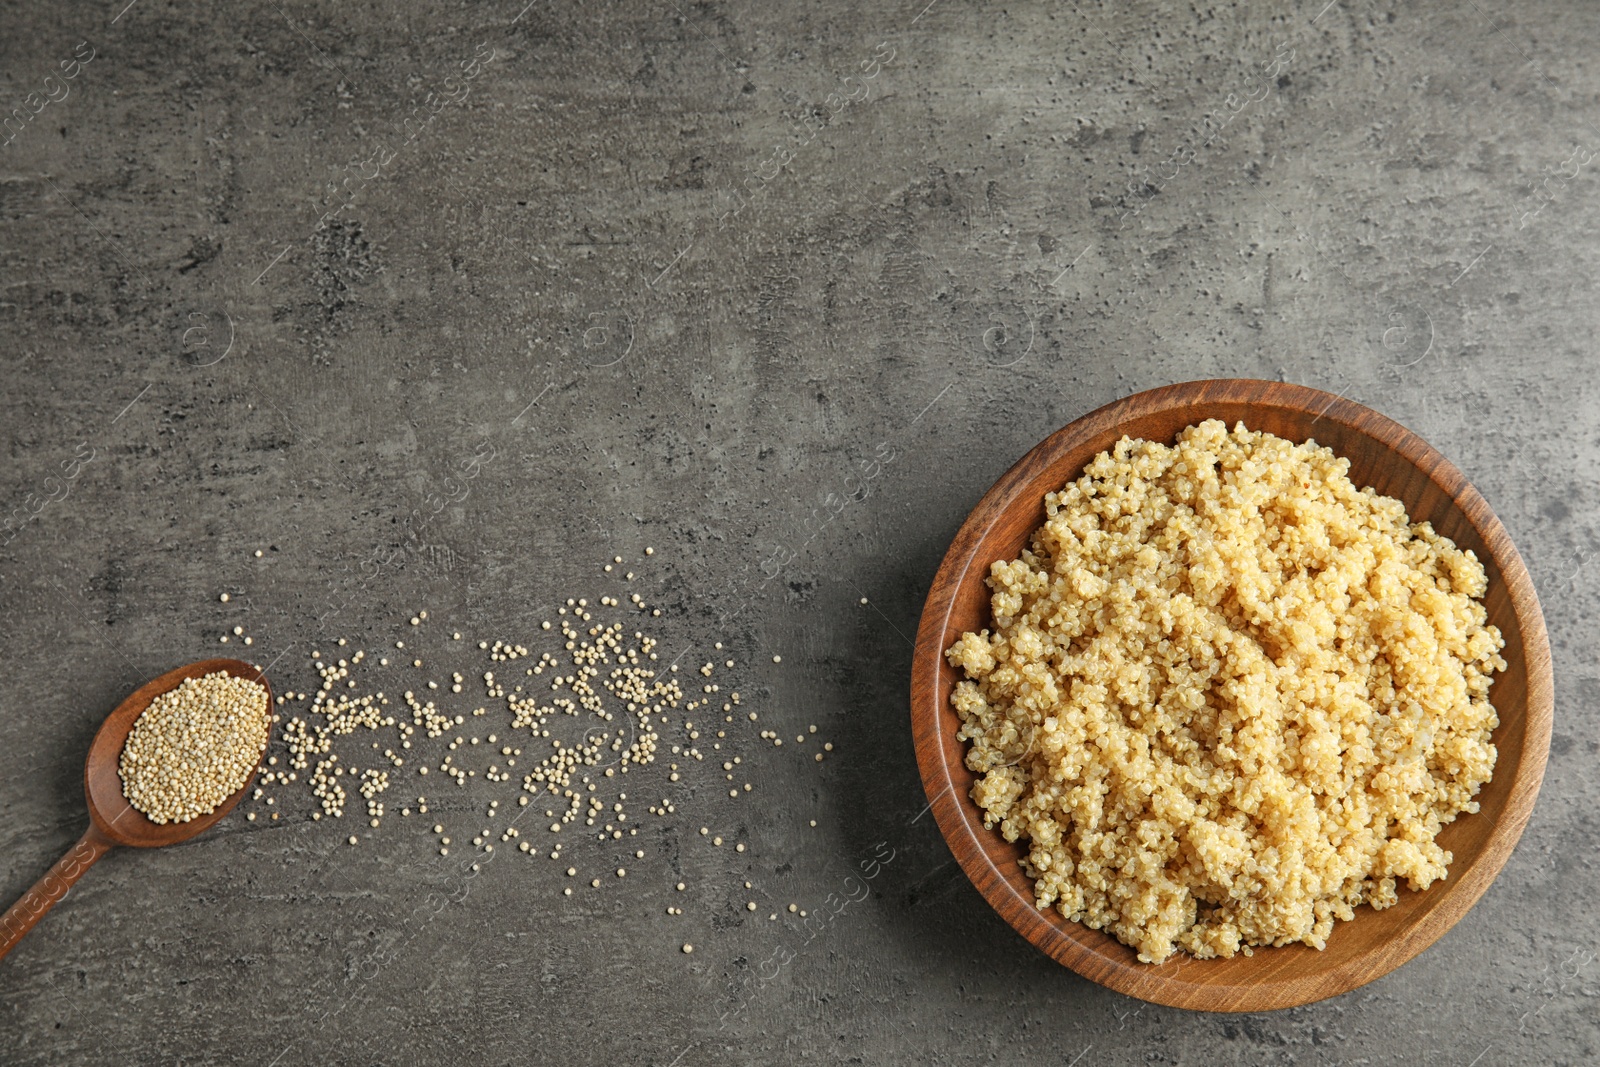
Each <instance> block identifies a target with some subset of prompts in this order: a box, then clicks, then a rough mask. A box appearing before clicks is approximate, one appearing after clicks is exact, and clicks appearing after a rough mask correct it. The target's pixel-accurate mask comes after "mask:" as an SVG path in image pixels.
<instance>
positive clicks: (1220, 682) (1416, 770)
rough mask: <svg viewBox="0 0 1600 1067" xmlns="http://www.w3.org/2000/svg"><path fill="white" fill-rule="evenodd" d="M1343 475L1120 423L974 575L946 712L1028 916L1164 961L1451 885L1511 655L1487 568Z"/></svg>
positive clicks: (1296, 451)
mask: <svg viewBox="0 0 1600 1067" xmlns="http://www.w3.org/2000/svg"><path fill="white" fill-rule="evenodd" d="M1349 466H1350V465H1349V461H1348V460H1344V459H1341V458H1339V457H1338V456H1336V455H1334V453H1333V452H1332V450H1330V449H1328V448H1324V447H1321V446H1319V445H1317V443H1316V442H1315V441H1307V442H1306V443H1305V444H1295V443H1293V442H1291V441H1286V440H1283V439H1282V438H1279V437H1275V436H1273V435H1272V434H1268V433H1256V432H1252V431H1250V430H1247V429H1246V428H1245V427H1244V425H1243V424H1242V423H1241V424H1239V425H1236V426H1235V427H1234V429H1233V431H1232V432H1231V433H1230V432H1229V431H1228V428H1227V426H1226V425H1225V424H1224V423H1223V422H1221V421H1219V420H1216V419H1212V420H1208V421H1206V422H1203V423H1201V424H1200V425H1198V426H1191V427H1189V428H1188V429H1186V430H1184V431H1183V432H1182V433H1181V434H1180V435H1179V437H1178V443H1177V445H1176V446H1175V447H1169V446H1166V445H1162V444H1158V443H1155V442H1151V441H1137V440H1130V439H1128V438H1126V437H1124V438H1123V439H1122V440H1121V441H1119V442H1118V443H1117V444H1116V446H1115V447H1114V448H1113V449H1112V450H1111V451H1110V452H1102V453H1101V454H1100V455H1099V456H1097V457H1096V458H1095V460H1094V461H1093V462H1092V463H1090V464H1089V466H1088V467H1087V468H1086V469H1085V472H1084V474H1083V476H1082V477H1080V478H1079V479H1077V481H1075V482H1073V483H1071V484H1069V485H1067V486H1066V487H1065V488H1064V489H1063V490H1061V491H1060V492H1058V493H1051V494H1049V495H1047V496H1046V497H1045V510H1046V515H1047V518H1046V522H1045V524H1044V525H1043V526H1041V527H1040V528H1039V529H1038V530H1036V531H1035V532H1034V534H1033V536H1032V540H1031V542H1030V545H1029V547H1028V549H1026V550H1025V551H1024V552H1023V553H1022V555H1021V558H1019V559H1015V560H1009V561H999V562H996V563H994V564H993V566H992V567H991V568H990V574H989V578H988V584H989V587H990V590H991V605H992V608H993V615H994V629H993V631H992V632H991V631H990V630H984V631H982V632H981V633H967V634H964V635H962V637H961V639H960V640H959V641H957V642H956V643H955V645H953V646H952V647H951V648H950V649H949V650H948V651H947V653H946V655H947V656H948V657H949V660H950V662H951V663H952V664H953V665H955V666H957V667H959V668H961V669H962V670H963V671H964V672H965V674H966V679H965V680H963V681H961V682H960V683H958V684H957V686H956V689H955V692H954V694H953V695H952V697H951V701H952V703H953V705H954V707H955V709H956V711H957V712H958V713H959V715H960V717H961V720H962V723H963V726H962V727H961V731H960V737H961V738H962V739H963V740H967V741H970V742H971V748H970V750H969V751H968V754H967V766H968V767H970V768H971V769H972V770H973V771H975V772H977V774H978V775H979V776H980V777H979V779H978V781H977V783H976V784H975V785H974V786H973V788H972V798H973V800H974V801H976V802H977V804H978V805H979V806H980V807H981V808H982V809H983V812H984V818H985V822H986V823H987V824H988V825H989V826H991V827H992V826H995V825H997V824H998V826H999V828H1000V831H1001V833H1002V834H1004V836H1005V837H1006V838H1007V839H1008V840H1010V841H1024V842H1026V844H1027V847H1028V855H1027V858H1026V859H1025V860H1024V861H1023V867H1024V869H1025V871H1026V872H1027V873H1028V875H1029V876H1030V877H1032V878H1033V879H1034V880H1035V893H1036V896H1037V903H1038V906H1039V907H1040V908H1047V907H1049V906H1051V905H1054V906H1055V907H1057V908H1058V909H1059V910H1060V912H1061V914H1063V915H1064V916H1066V917H1067V918H1068V919H1071V920H1075V921H1081V922H1083V923H1085V924H1087V925H1088V926H1090V927H1092V928H1095V929H1103V930H1106V931H1109V932H1110V933H1112V934H1114V935H1115V936H1116V937H1117V938H1118V939H1119V940H1121V941H1122V942H1123V943H1125V944H1127V945H1130V946H1132V947H1133V948H1135V949H1137V950H1138V953H1139V958H1140V959H1141V960H1144V961H1146V962H1152V963H1154V962H1160V961H1161V960H1163V959H1165V958H1166V957H1167V956H1168V955H1170V954H1171V953H1172V952H1173V951H1174V950H1175V949H1182V950H1184V951H1187V952H1189V953H1191V954H1193V955H1194V956H1196V957H1200V958H1207V957H1212V956H1232V955H1234V953H1236V952H1238V951H1240V950H1241V949H1242V950H1243V951H1244V952H1246V953H1249V952H1250V948H1251V946H1265V945H1286V944H1290V943H1293V942H1302V943H1304V944H1307V945H1312V946H1315V947H1317V948H1319V949H1320V948H1322V947H1323V946H1324V945H1325V944H1326V942H1327V938H1328V935H1329V932H1330V931H1331V930H1332V929H1333V924H1334V920H1335V919H1349V918H1351V917H1352V915H1353V913H1354V909H1355V907H1356V906H1358V905H1360V904H1362V903H1366V904H1370V905H1372V906H1373V907H1374V908H1384V907H1388V906H1389V905H1391V904H1393V903H1395V901H1396V899H1397V898H1396V888H1397V886H1398V884H1399V882H1400V880H1402V879H1404V881H1405V883H1406V885H1407V886H1408V887H1409V888H1410V889H1413V890H1422V889H1426V888H1427V887H1428V886H1430V885H1431V884H1432V883H1433V882H1434V881H1435V880H1436V879H1440V878H1444V877H1445V876H1446V873H1447V871H1446V868H1447V867H1448V865H1449V863H1450V862H1451V858H1452V857H1451V855H1450V853H1449V852H1446V851H1445V850H1443V849H1441V848H1440V847H1439V846H1438V845H1437V844H1436V843H1435V841H1434V838H1435V836H1436V835H1437V834H1438V832H1439V830H1440V829H1441V827H1443V826H1444V825H1445V824H1446V823H1449V822H1451V821H1452V820H1453V819H1454V818H1455V817H1456V815H1457V814H1458V813H1460V812H1463V811H1465V812H1475V811H1477V809H1478V805H1477V802H1476V801H1474V800H1473V797H1474V796H1475V795H1476V794H1477V792H1478V790H1479V788H1480V787H1482V786H1483V784H1484V783H1485V782H1487V781H1489V778H1490V775H1491V774H1492V773H1493V770H1494V763H1495V755H1496V753H1495V747H1494V745H1493V744H1492V743H1491V742H1490V734H1491V732H1492V731H1493V730H1494V728H1495V727H1496V726H1497V725H1498V724H1499V718H1498V716H1497V715H1496V713H1495V709H1494V707H1493V705H1491V704H1490V703H1489V684H1490V681H1491V680H1492V678H1491V676H1492V674H1493V672H1495V671H1496V670H1503V669H1504V668H1505V661H1504V660H1503V659H1501V657H1500V655H1499V652H1500V649H1501V648H1503V647H1504V644H1505V642H1504V640H1503V638H1502V637H1501V635H1500V631H1499V630H1498V629H1496V628H1495V627H1493V626H1490V625H1487V624H1486V617H1487V616H1486V613H1485V611H1484V607H1483V604H1482V602H1481V599H1480V598H1481V597H1482V596H1483V595H1484V592H1485V590H1486V588H1487V580H1486V578H1485V576H1484V571H1483V566H1482V564H1480V563H1479V561H1478V559H1477V557H1476V556H1475V555H1474V554H1473V553H1472V552H1471V551H1462V550H1460V549H1458V548H1456V546H1455V545H1454V543H1452V542H1451V541H1450V540H1449V539H1448V538H1445V537H1441V536H1439V535H1438V534H1437V533H1435V532H1434V531H1433V528H1432V527H1431V526H1430V525H1429V524H1428V523H1425V522H1423V523H1415V524H1413V523H1411V522H1410V520H1409V519H1408V517H1407V515H1406V512H1405V508H1404V506H1403V505H1402V504H1401V503H1400V502H1399V501H1397V500H1394V499H1391V498H1389V497H1385V496H1380V495H1378V494H1377V493H1376V492H1375V491H1374V490H1372V489H1370V488H1367V489H1358V488H1356V486H1355V485H1354V484H1352V483H1351V481H1350V479H1349V477H1348V470H1349Z"/></svg>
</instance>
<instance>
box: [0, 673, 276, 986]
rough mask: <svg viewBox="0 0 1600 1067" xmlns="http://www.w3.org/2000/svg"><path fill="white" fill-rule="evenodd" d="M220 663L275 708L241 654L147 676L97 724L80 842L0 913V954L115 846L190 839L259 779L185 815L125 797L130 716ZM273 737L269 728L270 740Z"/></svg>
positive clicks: (87, 764)
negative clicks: (170, 815)
mask: <svg viewBox="0 0 1600 1067" xmlns="http://www.w3.org/2000/svg"><path fill="white" fill-rule="evenodd" d="M219 671H221V672H223V673H226V674H231V675H233V676H234V677H236V678H245V679H248V680H249V681H252V682H256V683H259V684H260V685H261V686H262V688H264V689H265V690H266V691H267V710H268V714H271V709H272V687H271V686H270V685H268V684H267V679H266V676H265V675H264V674H263V673H262V672H261V671H260V670H259V669H258V668H256V667H253V666H251V665H250V664H248V663H245V662H243V661H241V660H236V659H208V660H201V661H200V662H198V663H191V664H188V665H187V666H184V667H179V668H177V669H176V670H171V671H168V672H167V673H166V674H163V675H162V676H161V677H159V678H155V679H153V680H151V681H149V682H146V683H145V684H144V685H142V686H140V687H139V688H138V689H136V690H134V691H133V693H132V694H131V695H129V696H128V698H127V699H126V700H124V701H123V702H122V703H121V704H118V705H117V707H116V710H115V711H113V712H112V713H111V714H110V715H108V716H106V720H105V722H103V723H101V724H100V729H99V731H98V732H96V733H95V735H94V741H93V742H92V743H91V744H90V745H89V755H88V757H87V758H86V759H85V760H84V765H83V791H84V796H85V798H86V799H87V800H88V803H89V828H88V829H87V830H85V831H84V833H83V836H82V837H81V838H79V839H78V843H77V844H76V845H74V846H73V847H72V848H70V849H68V850H67V854H66V855H64V856H62V857H61V858H60V859H59V860H57V861H56V863H55V865H54V866H53V867H51V868H50V870H48V871H47V872H45V875H44V877H42V878H40V879H39V881H38V882H36V883H34V886H33V888H32V889H30V890H28V891H27V892H26V893H24V894H23V895H22V899H20V900H18V901H17V902H16V903H15V904H13V905H12V906H11V907H10V908H9V909H8V910H7V911H6V913H5V914H4V915H3V916H0V958H4V957H5V955H6V953H8V952H10V951H11V949H12V947H13V946H15V945H16V943H17V942H18V941H20V940H22V937H23V935H24V934H26V933H27V932H28V931H29V930H31V929H33V926H34V924H35V923H37V922H38V921H39V920H40V919H41V918H43V917H44V913H45V912H47V911H49V910H50V909H51V908H52V907H53V906H55V904H56V903H57V902H59V901H60V900H61V898H62V897H64V896H66V895H67V890H69V889H71V888H72V884H73V883H74V882H76V881H77V880H78V879H79V877H81V876H82V875H83V872H84V871H86V870H88V869H89V868H90V867H91V866H92V865H93V864H94V862H95V861H96V860H98V859H99V858H100V857H101V856H104V855H105V854H106V853H107V852H109V851H110V850H111V849H112V848H113V847H115V846H117V845H126V846H128V847H130V848H160V847H161V846H163V845H176V844H178V843H179V842H182V841H187V840H189V839H190V838H191V837H194V836H195V835H196V834H199V833H203V832H204V831H205V830H207V829H209V828H210V827H211V826H213V825H215V824H216V823H217V821H218V820H220V819H221V818H222V817H223V816H225V815H227V814H228V812H230V811H232V810H233V808H234V806H235V805H237V804H238V803H239V801H241V800H243V799H244V795H245V793H246V792H247V791H249V789H250V787H251V786H252V785H254V784H255V780H256V770H255V769H254V768H253V769H252V770H251V771H250V774H249V777H247V778H246V779H245V781H244V784H243V785H241V786H240V787H239V788H238V789H236V790H234V791H233V792H232V793H230V794H229V795H228V797H227V798H226V799H225V800H223V802H222V803H221V804H218V805H217V807H216V809H215V810H214V811H212V812H210V813H209V814H206V815H202V816H200V817H199V818H197V819H190V820H189V821H188V822H169V823H164V824H163V823H155V822H151V821H150V819H148V818H146V817H145V814H144V812H142V811H140V810H139V809H138V808H136V807H134V806H133V805H132V804H130V803H128V798H127V797H125V796H124V795H123V793H122V777H121V775H120V774H119V773H118V771H117V768H118V764H119V763H120V761H121V759H122V749H123V746H124V745H126V744H127V741H128V734H130V733H131V732H132V731H133V724H134V723H135V722H136V721H138V718H139V716H140V715H143V714H144V712H145V709H146V708H148V707H149V706H150V704H151V702H153V701H154V700H155V699H156V697H158V696H160V695H161V694H163V693H166V692H169V691H171V690H173V689H176V688H177V687H178V686H180V685H182V684H183V683H184V682H185V681H187V680H188V679H190V678H199V677H201V676H202V675H207V674H216V673H217V672H219ZM270 738H271V733H270V731H269V732H268V739H269V741H270ZM265 755H266V750H265V748H264V747H263V749H262V751H261V753H260V754H259V755H258V756H257V758H256V765H257V767H259V765H260V763H261V759H262V758H263V757H264V756H265Z"/></svg>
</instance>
